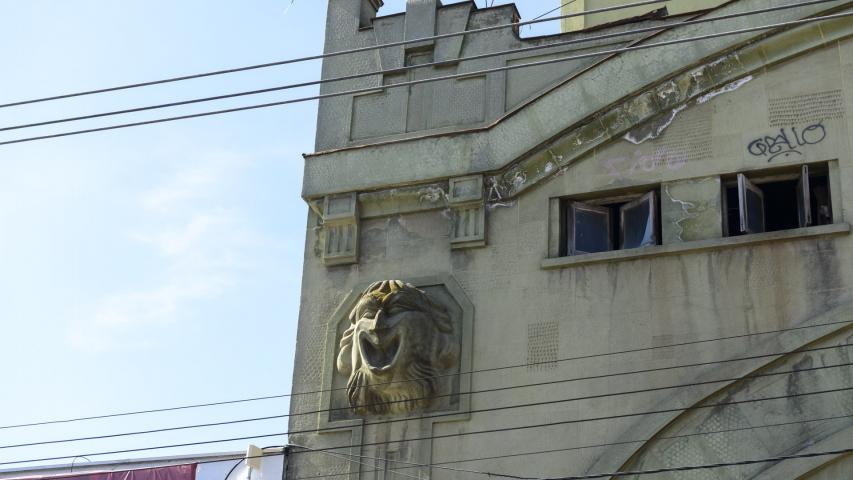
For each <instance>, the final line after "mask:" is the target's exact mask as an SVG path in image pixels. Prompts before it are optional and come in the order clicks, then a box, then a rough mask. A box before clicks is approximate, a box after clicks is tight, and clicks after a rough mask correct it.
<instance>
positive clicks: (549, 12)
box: [533, 0, 578, 20]
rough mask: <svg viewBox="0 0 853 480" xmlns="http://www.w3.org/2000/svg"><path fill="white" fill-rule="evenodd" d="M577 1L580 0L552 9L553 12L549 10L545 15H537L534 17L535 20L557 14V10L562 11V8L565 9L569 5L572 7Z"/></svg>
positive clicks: (570, 0)
mask: <svg viewBox="0 0 853 480" xmlns="http://www.w3.org/2000/svg"><path fill="white" fill-rule="evenodd" d="M576 1H578V0H569V1H568V2H566V3H564V4H562V5H560V6H559V7H557V8H552V9H551V10H548V11H547V12H545V13H543V14H540V15H537V16H535V17H533V20H538V19H540V18H542V17H544V16H545V15H550V14H552V13H554V12H556V11H557V10H562V8H563V7H568V6H569V5H571V4H573V3H575V2H576Z"/></svg>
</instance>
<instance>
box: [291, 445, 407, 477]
mask: <svg viewBox="0 0 853 480" xmlns="http://www.w3.org/2000/svg"><path fill="white" fill-rule="evenodd" d="M288 445H289V446H291V447H296V448H304V449H305V450H313V449H312V448H310V447H305V446H302V445H297V444H295V443H290V444H288ZM318 453H324V454H327V455H332V456H334V457H335V458H343V459H344V460H346V461H348V462H351V463H355V464H358V465H362V466H365V467H371V468H373V467H375V465H370V464H368V463H365V462H362V461H360V460H356V459H355V458H354V457H359V456H360V455H348V454H342V453H332V452H318ZM388 473H391V474H392V475H400V476H403V477H408V478H415V479H418V480H420V478H421V477H420V476H417V477H416V476H414V475H409V474H408V473H403V472H398V471H396V470H393V469H389V470H388Z"/></svg>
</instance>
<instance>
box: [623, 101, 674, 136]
mask: <svg viewBox="0 0 853 480" xmlns="http://www.w3.org/2000/svg"><path fill="white" fill-rule="evenodd" d="M685 108H687V104H686V103H685V104H684V105H680V106H678V107H675V108H673V109H672V110H670V111H669V112H667V113H666V114H664V115H658V116H657V117H656V118H655V119H654V120H650V121H649V122H646V124H644V125H642V126H640V127H638V128H635V129H633V130H630V131H629V132H628V133H626V134H625V135H624V136H623V137H622V138H624V139H625V140H627V141H629V142H631V143H633V144H634V145H639V144H641V143H643V142H645V141H646V140H652V139H655V138H658V137H659V136H660V135H661V134H662V133H663V131H664V130H666V128H667V127H669V126H670V125H671V124H672V122H673V121H674V120H675V117H676V116H677V115H678V114H679V112H681V111H682V110H684V109H685Z"/></svg>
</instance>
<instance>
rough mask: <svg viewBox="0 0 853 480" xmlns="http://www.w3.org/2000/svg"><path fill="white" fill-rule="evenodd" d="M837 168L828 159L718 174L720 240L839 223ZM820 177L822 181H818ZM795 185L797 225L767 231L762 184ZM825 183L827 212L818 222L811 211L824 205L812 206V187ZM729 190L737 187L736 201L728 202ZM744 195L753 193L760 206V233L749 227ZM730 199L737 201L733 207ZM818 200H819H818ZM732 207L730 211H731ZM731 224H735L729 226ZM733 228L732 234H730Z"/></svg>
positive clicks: (835, 164) (766, 215)
mask: <svg viewBox="0 0 853 480" xmlns="http://www.w3.org/2000/svg"><path fill="white" fill-rule="evenodd" d="M837 169H838V165H837V162H836V161H833V160H829V161H823V162H811V163H804V164H800V165H789V166H782V167H775V168H770V169H755V170H748V171H742V172H738V173H734V174H728V175H721V182H720V184H721V189H722V191H721V200H722V202H721V206H722V227H723V228H722V233H723V237H733V236H738V235H753V234H757V233H764V232H768V231H770V232H777V231H785V230H791V229H796V228H807V227H811V226H822V225H829V224H834V223H839V222H841V221H843V220H842V218H841V216H840V215H839V214H838V212H837V210H836V208H835V207H834V205H835V204H836V203H837V202H838V201H840V197H839V196H838V190H837V189H838V187H839V186H838V178H837V177H838V170H837ZM821 178H823V180H821ZM792 181H796V183H795V184H794V194H795V195H796V198H795V202H794V203H795V205H796V207H795V208H796V212H795V215H796V220H795V223H796V225H797V226H795V227H789V228H774V229H772V230H768V224H767V218H768V211H767V206H768V205H767V203H766V202H767V200H766V198H765V192H764V190H763V187H762V186H763V185H765V184H772V183H781V182H792ZM816 182H817V183H818V184H821V183H825V186H824V188H826V190H827V191H826V193H825V197H826V198H825V201H826V205H827V206H828V207H829V213H828V215H827V216H826V217H825V218H822V219H821V220H819V219H818V218H816V217H815V214H814V212H813V208H817V207H815V205H817V206H818V207H819V206H822V205H824V203H822V202H820V203H818V204H815V203H814V200H813V198H812V197H813V196H814V188H815V187H814V185H815V184H816ZM731 188H736V190H737V195H736V199H735V198H732V199H729V194H728V191H729V189H731ZM747 192H754V193H756V194H757V196H758V197H759V198H761V203H762V214H763V217H764V218H763V226H762V227H763V230H761V231H752V229H751V228H746V227H748V221H749V220H750V219H749V213H748V212H746V211H745V208H744V205H745V198H744V197H745V195H746V193H747ZM731 200H733V201H736V202H737V204H736V207H737V208H734V207H735V206H732V205H730V203H731ZM819 200H820V199H819ZM730 207H731V209H730ZM732 215H735V217H734V218H732ZM731 222H734V225H730V223H731ZM732 228H734V231H732Z"/></svg>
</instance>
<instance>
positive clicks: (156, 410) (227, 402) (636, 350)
mask: <svg viewBox="0 0 853 480" xmlns="http://www.w3.org/2000/svg"><path fill="white" fill-rule="evenodd" d="M851 323H853V321H851V320H843V321H836V322H827V323H817V324H812V325H800V326H796V327H788V328H780V329H776V330H765V331H761V332H752V333H744V334H738V335H728V336H723V337H714V338H706V339H701V340H690V341H685V342H677V343H671V344H666V345H656V346H652V347H640V348H632V349H625V350H617V351H613V352H604V353H593V354H586V355H576V356H572V357H565V358H559V359H556V360H553V361H542V362H531V363H520V364H513V365H504V366H501V367H489V368H482V369H472V370H468V371H462V372H456V373H447V374H438V375H433V376H427V377H418V378H413V379H408V380H396V381H388V382H377V383H375V384H373V385H374V386H381V385H390V384H395V383H407V382H413V381H418V380H428V379H436V378H443V377H452V376H462V375H469V374H474V373H488V372H497V371H503V370H510V369H515V368H526V367H531V366H537V365H551V364H555V363H563V362H572V361H578V360H589V359H593V358H602V357H609V356H614V355H625V354H630V353H642V352H649V351H656V350H660V349H665V348H675V347H684V346H690V345H699V344H704V343H711V342H719V341H727V340H737V339H742V338H750V337H754V336H763V335H773V334H780V333H788V332H794V331H800V330H809V329H812V328H821V327H833V326H839V325H849V324H851ZM823 348H824V347H820V348H817V349H815V350H820V349H823ZM829 348H835V347H829ZM808 351H812V350H810V349H801V350H795V351H785V352H780V353H775V354H766V355H754V356H746V357H739V358H736V359H724V360H717V361H713V362H701V363H694V364H685V365H676V366H671V367H659V368H655V369H644V370H632V371H627V372H621V373H614V374H607V375H604V376H601V375H596V376H588V377H578V378H576V379H575V380H571V381H578V380H592V379H596V378H605V377H607V376H620V375H630V374H635V373H649V372H654V371H663V370H670V369H674V368H684V367H694V366H704V365H709V364H714V363H728V362H734V361H740V360H754V359H758V358H765V357H772V356H776V355H784V354H789V353H803V352H808ZM342 390H346V387H339V388H324V389H318V390H310V391H305V392H296V393H290V394H278V395H267V396H261V397H252V398H243V399H237V400H224V401H220V402H208V403H197V404H191V405H181V406H176V407H164V408H153V409H147V410H136V411H130V412H121V413H110V414H104V415H91V416H86V417H76V418H68V419H62V420H44V421H39V422H30V423H20V424H14V425H5V426H0V430H3V429H11V428H24V427H32V426H42V425H52V424H60V423H71V422H80V421H87V420H98V419H105V418H115V417H122V416H130V415H142V414H149V413H162V412H171V411H178V410H186V409H192V408H202V407H209V406H219V405H231V404H237V403H246V402H253V401H261V400H270V399H279V398H289V397H295V396H302V395H316V394H319V393H326V392H335V391H342Z"/></svg>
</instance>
